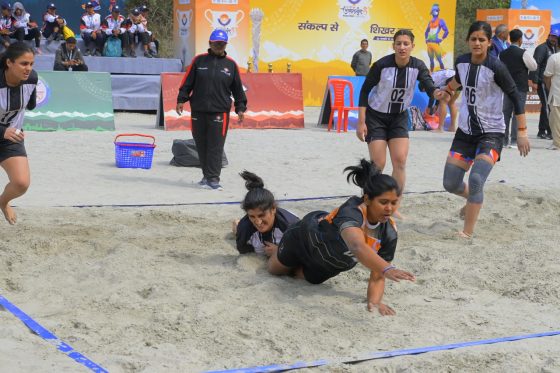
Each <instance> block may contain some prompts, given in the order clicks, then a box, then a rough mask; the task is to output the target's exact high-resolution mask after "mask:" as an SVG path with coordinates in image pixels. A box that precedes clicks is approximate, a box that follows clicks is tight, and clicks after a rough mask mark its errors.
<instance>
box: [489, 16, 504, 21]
mask: <svg viewBox="0 0 560 373" xmlns="http://www.w3.org/2000/svg"><path fill="white" fill-rule="evenodd" d="M503 19H504V16H488V17H486V20H487V21H502V20H503Z"/></svg>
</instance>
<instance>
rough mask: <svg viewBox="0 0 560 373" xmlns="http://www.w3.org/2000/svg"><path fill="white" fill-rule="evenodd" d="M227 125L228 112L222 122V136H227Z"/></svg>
mask: <svg viewBox="0 0 560 373" xmlns="http://www.w3.org/2000/svg"><path fill="white" fill-rule="evenodd" d="M226 126H227V113H224V121H223V123H222V137H226Z"/></svg>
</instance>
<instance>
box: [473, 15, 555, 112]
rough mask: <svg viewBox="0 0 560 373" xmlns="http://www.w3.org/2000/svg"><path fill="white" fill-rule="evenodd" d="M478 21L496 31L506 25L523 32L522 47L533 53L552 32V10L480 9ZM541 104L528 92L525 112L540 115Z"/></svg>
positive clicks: (533, 92)
mask: <svg viewBox="0 0 560 373" xmlns="http://www.w3.org/2000/svg"><path fill="white" fill-rule="evenodd" d="M476 17H477V19H479V20H481V21H486V22H488V23H489V24H490V25H491V26H492V29H493V30H494V29H495V28H496V26H498V25H500V24H505V25H506V26H507V27H508V29H509V30H512V29H519V30H521V32H523V41H522V45H521V47H522V48H524V49H527V50H528V51H529V52H530V53H533V51H534V50H535V48H536V47H537V46H538V45H539V44H542V43H544V42H545V40H546V38H547V37H548V32H549V30H550V21H551V12H550V10H537V9H479V10H477V11H476ZM540 110H541V104H540V100H539V96H538V94H537V92H535V91H533V90H532V89H530V90H529V92H527V101H526V103H525V111H526V112H528V113H538V112H539V111H540Z"/></svg>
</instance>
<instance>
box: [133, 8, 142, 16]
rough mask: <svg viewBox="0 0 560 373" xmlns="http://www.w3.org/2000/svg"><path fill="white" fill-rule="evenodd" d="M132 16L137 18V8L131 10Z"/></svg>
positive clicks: (138, 12) (138, 13)
mask: <svg viewBox="0 0 560 373" xmlns="http://www.w3.org/2000/svg"><path fill="white" fill-rule="evenodd" d="M132 15H134V16H139V15H140V11H139V10H138V8H134V9H132Z"/></svg>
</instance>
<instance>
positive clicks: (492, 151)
mask: <svg viewBox="0 0 560 373" xmlns="http://www.w3.org/2000/svg"><path fill="white" fill-rule="evenodd" d="M490 157H492V160H493V161H494V163H496V162H498V158H499V157H500V155H499V154H498V152H497V151H496V150H495V149H490Z"/></svg>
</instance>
